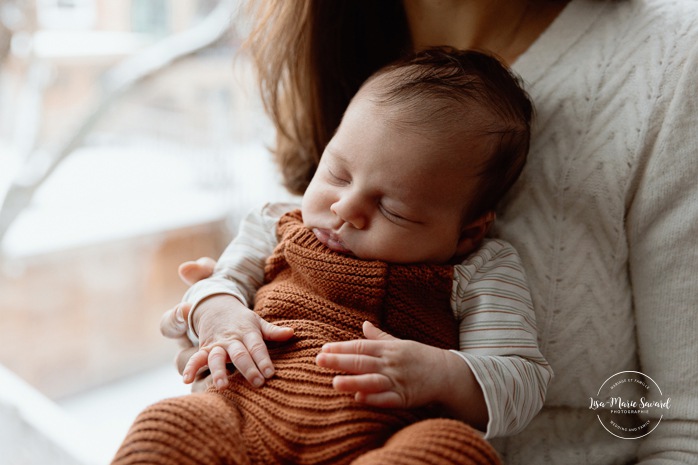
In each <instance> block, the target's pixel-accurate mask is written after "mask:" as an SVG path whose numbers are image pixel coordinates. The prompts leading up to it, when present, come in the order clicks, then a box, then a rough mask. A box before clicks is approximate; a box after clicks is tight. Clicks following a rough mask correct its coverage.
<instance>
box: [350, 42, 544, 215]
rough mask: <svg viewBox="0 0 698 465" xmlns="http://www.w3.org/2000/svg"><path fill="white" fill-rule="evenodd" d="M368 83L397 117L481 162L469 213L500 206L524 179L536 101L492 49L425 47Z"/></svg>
mask: <svg viewBox="0 0 698 465" xmlns="http://www.w3.org/2000/svg"><path fill="white" fill-rule="evenodd" d="M369 89H370V90H369ZM364 91H366V92H368V93H369V98H370V100H371V101H373V102H374V103H375V104H376V105H378V106H379V108H380V107H382V108H385V109H386V110H387V111H388V113H386V115H389V116H388V121H389V122H390V124H393V125H395V126H397V127H399V128H400V129H401V130H404V131H406V132H413V133H414V132H416V133H421V134H422V135H424V136H426V137H428V138H429V139H431V140H432V141H433V146H434V149H435V150H446V151H448V153H450V154H453V156H454V157H458V158H459V159H460V160H462V162H463V163H469V164H471V165H473V168H474V172H475V173H476V176H477V179H476V180H475V181H474V186H475V187H476V188H475V192H476V194H475V201H474V202H473V203H472V204H471V205H469V206H468V209H467V211H466V212H464V221H466V222H470V221H473V220H475V219H476V218H478V217H480V216H481V215H483V214H484V213H486V212H488V211H491V210H494V209H495V207H496V205H497V203H498V202H499V200H500V199H501V198H502V197H503V196H504V194H505V193H506V192H507V191H508V190H509V188H510V187H511V186H512V185H513V184H514V182H515V181H516V180H517V179H518V177H519V175H520V173H521V171H522V169H523V166H524V164H525V162H526V157H527V155H528V148H529V142H530V137H531V121H532V118H533V104H532V103H531V100H530V98H529V96H528V94H527V93H526V92H525V91H524V90H523V88H522V85H521V82H520V79H519V78H518V77H517V76H516V75H514V74H513V73H512V72H511V71H509V69H508V68H507V67H506V66H504V65H503V64H502V63H501V62H500V61H499V60H498V59H497V58H495V57H494V56H492V55H491V54H488V53H484V52H479V51H474V50H457V49H454V48H451V47H433V48H428V49H425V50H421V51H418V52H415V53H413V54H411V55H408V56H406V57H404V58H402V59H400V60H397V61H396V62H393V63H392V64H390V65H388V66H386V67H384V68H382V69H380V70H379V71H377V72H376V73H374V74H373V75H372V76H371V77H369V78H368V79H367V81H366V83H365V84H364V86H363V87H362V88H361V89H360V92H364ZM463 182H467V181H466V180H464V181H463Z"/></svg>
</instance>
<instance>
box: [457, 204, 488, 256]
mask: <svg viewBox="0 0 698 465" xmlns="http://www.w3.org/2000/svg"><path fill="white" fill-rule="evenodd" d="M495 218H496V215H495V213H494V212H493V211H489V212H487V213H485V214H484V215H482V216H481V217H479V218H478V219H476V220H475V221H472V222H470V223H468V224H466V225H465V226H463V229H461V232H460V238H459V239H458V247H457V248H456V254H457V255H459V256H464V255H468V254H470V253H472V252H473V251H475V249H477V248H478V247H479V246H480V244H481V243H482V240H483V239H484V238H485V235H486V234H487V231H489V229H490V226H492V223H493V222H494V219H495Z"/></svg>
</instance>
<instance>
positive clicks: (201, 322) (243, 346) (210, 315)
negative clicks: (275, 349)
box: [182, 294, 293, 389]
mask: <svg viewBox="0 0 698 465" xmlns="http://www.w3.org/2000/svg"><path fill="white" fill-rule="evenodd" d="M192 325H193V326H194V328H196V329H197V332H198V334H199V344H200V347H201V348H200V349H199V350H198V351H197V352H196V353H195V354H193V355H192V356H191V358H190V359H189V361H188V362H187V364H186V366H185V367H184V370H183V372H182V376H183V378H184V382H185V383H191V382H193V381H194V379H195V377H196V374H197V373H199V372H200V370H201V369H202V368H204V367H206V366H208V368H209V370H210V371H211V375H212V376H211V377H212V378H213V384H214V385H215V386H216V387H217V388H218V389H221V388H224V387H225V386H227V385H228V370H227V368H226V364H227V362H229V361H230V362H232V363H233V364H234V365H235V368H236V369H237V370H238V371H239V372H240V373H241V374H242V375H243V376H244V377H245V379H246V380H247V381H249V382H250V383H251V384H252V385H253V386H255V387H259V386H261V385H262V384H264V381H265V380H266V379H268V378H271V377H272V376H273V375H274V365H273V364H272V362H271V358H270V357H269V352H268V350H267V346H266V344H265V343H264V341H265V340H267V341H279V342H280V341H286V340H288V339H289V338H291V337H293V329H292V328H288V327H283V326H277V325H275V324H272V323H269V322H267V321H266V320H264V319H263V318H262V317H260V316H259V315H258V314H256V313H255V312H253V311H252V310H250V309H249V308H247V307H246V306H244V305H243V304H242V303H241V302H240V301H239V300H238V299H236V298H235V297H233V296H230V295H226V294H219V295H214V296H211V297H209V298H207V299H205V300H203V301H202V302H201V303H199V304H198V306H197V307H196V312H195V313H194V315H193V318H192Z"/></svg>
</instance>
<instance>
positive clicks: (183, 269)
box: [178, 257, 216, 286]
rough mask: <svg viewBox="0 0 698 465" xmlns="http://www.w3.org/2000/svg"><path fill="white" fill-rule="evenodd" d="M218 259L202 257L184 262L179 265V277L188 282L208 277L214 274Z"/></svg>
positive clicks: (192, 282) (191, 282) (190, 283)
mask: <svg viewBox="0 0 698 465" xmlns="http://www.w3.org/2000/svg"><path fill="white" fill-rule="evenodd" d="M215 267H216V261H215V260H214V259H212V258H209V257H201V258H199V259H198V260H196V261H189V262H184V263H182V264H181V265H179V269H178V272H179V277H180V279H181V280H182V281H184V282H185V283H186V284H188V285H189V286H191V285H192V284H194V283H196V282H198V281H201V280H202V279H206V278H208V277H209V276H211V275H212V274H213V269H214V268H215Z"/></svg>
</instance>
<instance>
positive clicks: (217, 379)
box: [208, 346, 228, 389]
mask: <svg viewBox="0 0 698 465" xmlns="http://www.w3.org/2000/svg"><path fill="white" fill-rule="evenodd" d="M227 361H228V354H227V353H226V351H225V350H224V349H223V348H222V347H220V346H216V347H214V348H213V349H211V352H210V353H209V354H208V369H209V370H211V377H212V378H213V384H214V385H215V386H216V388H217V389H223V388H224V387H226V386H227V385H228V368H227V367H226V362H227Z"/></svg>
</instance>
